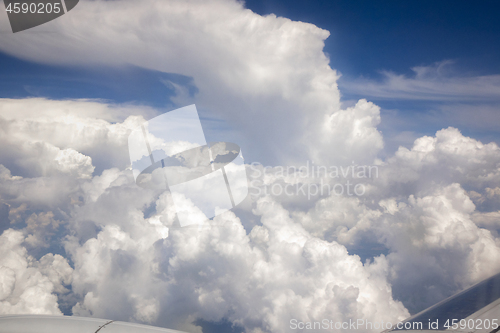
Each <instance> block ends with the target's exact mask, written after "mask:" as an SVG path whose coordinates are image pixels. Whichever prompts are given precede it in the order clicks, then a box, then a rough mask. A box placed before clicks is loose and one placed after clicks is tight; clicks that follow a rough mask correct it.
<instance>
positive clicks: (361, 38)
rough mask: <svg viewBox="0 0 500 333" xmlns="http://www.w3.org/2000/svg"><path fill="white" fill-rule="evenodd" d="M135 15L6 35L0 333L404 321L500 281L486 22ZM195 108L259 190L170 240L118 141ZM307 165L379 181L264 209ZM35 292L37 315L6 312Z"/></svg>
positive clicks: (106, 4)
mask: <svg viewBox="0 0 500 333" xmlns="http://www.w3.org/2000/svg"><path fill="white" fill-rule="evenodd" d="M144 3H146V1H144V2H142V1H141V2H138V1H135V0H128V1H92V0H88V1H83V0H82V1H80V3H79V5H78V6H77V7H75V9H74V10H72V11H71V13H69V14H68V15H65V16H62V17H61V18H58V19H57V20H54V21H51V22H50V23H47V25H43V26H41V27H40V29H38V30H37V28H33V30H29V31H25V32H20V33H18V34H17V33H16V34H12V33H11V32H10V31H9V32H8V33H7V32H6V31H4V30H2V29H4V27H5V26H6V22H7V21H6V20H7V17H6V15H3V16H2V15H0V50H2V52H5V53H0V125H1V126H0V220H1V221H0V222H1V223H0V227H2V231H4V229H5V232H4V234H0V243H1V242H4V243H5V244H8V246H9V248H8V249H7V247H6V250H2V251H3V252H4V253H2V255H0V267H1V265H10V266H9V269H12V270H14V271H15V274H13V273H12V274H11V273H10V271H7V270H4V272H7V273H3V275H2V274H0V279H2V278H3V277H7V278H8V279H6V280H5V281H6V283H8V285H9V286H11V287H12V288H10V287H9V288H10V289H9V288H6V289H5V290H6V292H5V295H7V296H5V297H7V298H5V297H4V298H2V297H3V296H2V297H0V299H7V301H5V302H3V301H2V302H3V303H2V304H4V305H5V306H6V308H5V309H6V310H2V309H0V312H2V311H3V312H8V311H10V312H11V313H13V312H20V311H24V312H26V313H29V312H30V311H31V312H36V313H42V312H43V313H54V314H58V313H60V311H59V310H60V309H62V310H64V312H65V313H67V314H68V313H72V314H75V315H81V316H96V317H102V318H110V319H117V320H126V321H130V320H131V321H138V322H144V323H150V324H154V325H158V326H165V327H175V328H179V329H182V330H186V331H189V332H199V329H197V328H196V327H195V326H196V325H198V324H199V325H201V326H203V327H204V328H205V330H204V333H207V332H208V333H210V332H223V331H224V330H226V331H233V332H238V331H241V330H243V329H244V330H246V331H248V332H258V331H259V329H261V330H260V331H270V332H288V331H289V330H287V328H288V325H287V323H288V322H289V319H290V318H294V316H296V315H297V314H298V313H299V314H304V318H306V319H308V320H321V319H323V318H330V317H332V319H335V320H337V319H339V320H340V319H342V320H344V319H346V318H351V317H352V316H353V315H352V313H351V312H352V311H351V310H352V309H361V308H363V309H365V310H366V311H365V312H363V314H362V315H363V316H364V318H365V319H369V320H372V321H374V320H380V319H383V320H385V321H387V320H402V319H404V318H406V317H408V315H409V314H410V313H416V312H418V311H420V310H422V309H424V308H426V307H427V306H430V305H432V304H434V303H436V302H438V301H440V300H441V299H443V298H445V297H448V296H450V295H452V294H453V293H455V292H457V291H460V290H462V289H463V288H465V287H467V286H469V285H471V284H472V283H475V282H478V281H480V280H481V279H483V278H487V277H488V276H490V275H492V274H494V273H496V272H497V271H498V270H500V259H499V258H500V241H499V238H498V236H499V233H500V170H499V168H498V166H499V165H500V148H498V146H497V145H495V144H489V145H488V144H482V143H481V142H478V141H476V139H478V140H481V141H482V142H483V143H487V142H490V141H496V142H497V143H500V133H499V131H498V129H497V124H499V123H500V112H499V110H498V103H499V102H500V73H499V71H500V68H499V66H498V64H499V62H498V59H500V57H499V56H500V46H499V45H498V44H499V43H498V40H500V38H499V37H500V36H499V34H500V23H498V20H497V16H498V15H497V14H498V9H497V8H496V7H495V4H494V3H493V2H482V3H481V4H480V5H478V4H474V3H471V2H457V1H453V2H452V1H447V2H438V3H433V2H425V1H412V2H409V1H405V2H403V1H400V2H396V1H392V2H380V3H375V4H373V3H371V2H359V1H343V2H339V1H328V2H326V1H325V2H320V1H316V2H314V1H307V2H306V1H300V2H299V1H248V2H247V3H246V6H247V8H249V9H251V10H252V11H254V12H255V13H252V12H250V11H249V10H245V9H244V8H242V4H241V2H237V1H236V0H212V1H207V0H198V1H196V0H195V1H166V0H150V1H148V2H147V4H148V6H145V5H144ZM271 13H274V14H276V15H277V16H278V17H276V16H271V15H268V14H271ZM0 14H1V13H0ZM261 15H264V17H263V16H261ZM266 15H267V16H266ZM2 20H3V21H2ZM299 21H300V22H299ZM302 22H308V23H310V24H304V23H302ZM7 27H8V26H7ZM318 27H319V28H318ZM320 28H321V29H320ZM322 29H324V30H322ZM326 31H329V32H330V36H329V37H328V38H326V37H327V33H326ZM325 38H326V39H325ZM325 54H326V56H325ZM332 69H333V70H332ZM337 74H339V75H341V77H340V78H338V77H337ZM337 84H338V87H339V88H338V87H337ZM27 97H45V98H27ZM363 99H366V100H368V101H371V102H374V104H372V103H369V102H366V101H364V100H363ZM193 103H196V106H197V108H198V111H199V113H200V115H201V118H202V119H201V120H202V125H203V130H204V131H205V135H206V139H207V141H215V140H220V141H228V142H234V143H237V144H238V145H239V146H240V147H241V151H242V152H243V155H244V156H245V163H246V164H247V165H250V164H251V163H252V162H257V163H261V165H262V169H259V166H258V165H257V166H256V168H255V169H253V168H250V167H249V168H248V170H249V171H252V172H253V173H252V174H250V175H249V177H251V178H252V179H256V180H257V181H260V180H262V182H261V183H262V186H261V187H259V186H260V185H259V182H257V184H255V185H251V189H252V190H260V189H268V191H258V193H255V192H256V191H253V192H254V193H255V196H254V197H251V196H249V197H248V200H247V201H246V202H245V203H243V204H242V205H241V206H239V207H238V209H235V210H234V211H232V213H231V214H226V216H224V217H222V216H221V217H220V218H219V220H220V221H221V222H224V223H226V222H227V223H228V225H229V223H231V225H234V226H235V227H234V228H232V227H231V228H227V229H210V230H209V234H207V233H205V230H201V229H197V231H196V230H194V229H192V230H187V229H182V228H173V227H172V226H174V223H176V222H175V221H176V214H177V211H176V210H175V207H174V205H173V204H172V202H171V201H168V200H170V199H168V196H167V195H165V196H162V195H163V194H164V192H161V193H156V192H155V193H153V192H151V191H149V192H147V193H146V192H144V191H143V189H141V188H140V187H138V186H136V185H137V184H135V183H134V178H133V176H132V173H131V171H130V168H129V166H130V164H129V163H130V156H129V145H128V144H129V142H128V138H129V134H130V132H131V130H133V129H134V128H139V127H140V126H141V125H142V124H144V120H145V119H151V118H153V117H154V116H155V115H157V114H160V113H163V112H164V111H168V110H172V109H176V108H179V107H182V106H185V105H190V104H193ZM449 126H453V127H456V128H457V129H459V130H460V131H461V132H459V130H457V129H454V128H448V127H449ZM436 132H437V133H436ZM424 135H425V136H427V137H424ZM467 136H469V137H467ZM416 139H417V141H416V143H415V146H414V147H413V148H412V145H413V142H414V141H415V140H416ZM167 143H168V144H170V143H172V142H166V143H165V144H167ZM162 144H163V143H162ZM181 144H185V142H180V143H179V142H173V143H172V147H177V145H179V146H180V145H181ZM400 145H403V146H405V147H408V148H409V149H404V148H401V150H400V151H398V152H397V153H394V152H395V151H396V150H397V149H398V147H400ZM165 147H167V148H168V147H170V146H168V145H165ZM167 148H165V149H167ZM169 149H170V148H169ZM380 158H381V159H382V161H381V160H380ZM306 163H307V165H312V164H314V165H317V166H334V167H335V166H340V167H342V166H344V167H345V166H355V165H365V166H366V165H370V166H377V168H378V166H380V176H379V174H378V172H377V176H376V177H374V178H369V179H366V182H365V179H358V180H359V181H360V182H361V181H362V182H363V183H362V184H361V183H360V184H361V185H363V186H364V184H366V189H367V191H366V195H365V193H364V192H363V195H360V196H357V197H353V196H351V195H350V194H345V193H344V195H340V196H337V195H333V194H330V193H328V194H323V193H321V194H318V193H316V194H314V195H312V196H309V194H310V193H308V195H307V196H306V195H305V194H304V195H302V194H300V193H296V194H294V193H292V194H289V193H285V194H283V193H279V194H275V193H272V192H271V193H269V192H270V191H269V188H270V189H272V188H274V187H275V186H282V187H283V186H288V184H295V183H296V182H297V181H300V182H302V180H297V178H296V177H295V178H294V177H285V176H284V175H283V174H281V175H280V172H279V170H280V169H279V167H280V166H292V167H293V166H297V167H298V166H304V165H306ZM264 166H266V167H264ZM273 167H274V168H273ZM262 170H263V172H260V171H262ZM351 170H353V169H351ZM377 170H378V169H377ZM259 177H260V178H259ZM352 178H354V176H353V177H352ZM346 180H349V178H348V177H346V176H345V175H344V179H338V178H337V177H334V176H330V177H329V179H328V180H327V181H328V186H330V185H331V186H337V185H339V184H340V185H342V184H343V182H344V181H346ZM317 181H318V180H317V179H314V177H310V178H307V179H305V180H304V182H303V184H306V183H307V182H309V183H310V184H316V183H315V182H317ZM321 181H323V180H321ZM243 184H244V182H243ZM285 184H286V185H285ZM351 185H352V184H351ZM311 188H314V187H311ZM206 190H207V191H209V190H210V191H211V190H212V189H206ZM322 191H323V190H322ZM200 192H202V191H200ZM207 193H212V192H207ZM159 196H160V197H159ZM233 213H234V214H233ZM219 220H218V221H219ZM177 222H178V221H177ZM175 225H176V224H175ZM169 228H170V229H169ZM219 231H220V232H219ZM166 232H171V233H170V234H168V237H167V236H165V235H166ZM66 236H67V237H66ZM49 244H50V245H51V246H49V247H48V245H49ZM143 244H150V245H151V246H143ZM193 244H199V246H198V247H193ZM219 245H222V246H219ZM200 249H203V250H200ZM49 252H53V253H49ZM19 254H21V255H22V256H24V259H26V260H25V261H26V264H22V262H21V264H22V265H20V264H19V262H20V261H19V260H18V259H16V260H14V259H12V260H11V259H9V258H19ZM54 254H60V255H62V256H60V257H57V256H54ZM29 255H30V256H32V258H31V257H28V256H29ZM47 255H48V257H45V256H47ZM22 256H21V257H22ZM44 258H45V259H44ZM96 258H97V259H96ZM30 260H31V261H30ZM7 261H8V262H7ZM29 262H33V265H39V269H40V272H39V273H37V272H38V271H37V270H33V269H31V268H33V267H30V266H29V265H28V263H29ZM14 264H16V265H17V266H16V265H14ZM23 265H24V266H23ZM11 266H12V268H10V267H11ZM14 266H15V267H14ZM37 267H38V266H37ZM212 267H213V269H212ZM259 267H261V268H262V269H261V271H260V273H258V274H253V272H255V270H256V269H260V268H259ZM28 268H30V270H28ZM35 268H36V267H35ZM37 269H38V268H37ZM52 270H54V271H55V272H58V273H60V276H61V277H64V279H62V278H61V279H59V280H57V281H53V283H52V284H48V283H45V282H44V281H45V280H46V279H47V277H45V275H47V276H48V275H50V276H52V277H54V276H56V275H55V274H52V273H51V272H52ZM117 271H118V272H120V273H119V274H115V272H117ZM47 272H48V273H47ZM106 272H107V273H106ZM35 273H36V274H35ZM49 273H50V274H49ZM292 273H293V274H292ZM23 274H25V275H30V279H24V278H22V279H18V280H17V281H16V279H15V277H16V276H17V277H22V276H24V275H23ZM12 277H14V278H12ZM278 279H279V281H278V283H277V280H278ZM26 281H28V282H29V283H28V282H26ZM1 284H2V280H0V285H1ZM37 284H38V285H40V286H42V287H43V288H40V290H39V295H40V297H39V299H42V300H46V301H47V302H46V303H43V304H35V305H32V304H31V303H30V302H24V303H23V302H21V301H19V299H20V298H19V297H18V295H20V294H22V293H25V292H26V295H28V294H29V290H30V289H29V288H30V286H31V285H37ZM6 285H7V284H6ZM14 290H15V291H16V292H14ZM214 290H215V291H216V292H212V291H214ZM388 291H390V292H388ZM268 295H271V296H268ZM358 295H365V296H363V297H361V298H359V297H358ZM0 296H1V295H0ZM29 299H33V297H32V296H30V297H29V298H28V297H27V296H26V297H25V298H24V299H23V298H21V300H29ZM276 300H277V301H276ZM304 300H305V301H304ZM217 302H219V303H218V304H219V306H213V304H215V303H217ZM305 302H307V303H305ZM0 303H1V302H0ZM303 304H314V305H315V306H314V307H311V308H309V307H308V308H307V309H305V308H304V306H303ZM0 305H1V304H0ZM316 305H317V307H316ZM7 310H8V311H7ZM42 310H43V311H42ZM309 310H310V311H309ZM306 312H307V313H306ZM358 315H361V312H360V313H358ZM193 325H194V326H193ZM231 327H233V328H231Z"/></svg>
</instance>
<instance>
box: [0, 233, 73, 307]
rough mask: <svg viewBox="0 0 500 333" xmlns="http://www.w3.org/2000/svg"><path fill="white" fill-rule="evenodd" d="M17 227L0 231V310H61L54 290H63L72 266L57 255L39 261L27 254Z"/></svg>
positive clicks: (68, 280)
mask: <svg viewBox="0 0 500 333" xmlns="http://www.w3.org/2000/svg"><path fill="white" fill-rule="evenodd" d="M24 240H25V238H24V236H23V233H22V232H20V231H16V230H12V229H8V230H6V231H4V232H3V233H2V234H1V235H0V253H1V254H2V255H1V257H0V312H1V313H3V314H23V313H34V314H61V311H60V310H59V308H58V297H57V295H56V294H55V293H65V292H67V290H66V289H65V287H64V285H68V284H69V283H70V282H71V275H72V269H71V267H70V266H69V265H68V262H67V260H66V259H64V258H63V257H61V256H60V255H53V254H46V255H45V256H44V257H42V258H41V259H40V260H39V261H36V260H35V259H34V258H33V257H31V256H30V255H28V253H27V250H26V248H25V247H24V246H23V245H22V243H23V241H24Z"/></svg>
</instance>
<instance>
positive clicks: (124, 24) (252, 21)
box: [0, 0, 381, 163]
mask: <svg viewBox="0 0 500 333" xmlns="http://www.w3.org/2000/svg"><path fill="white" fill-rule="evenodd" d="M132 18H133V19H132ZM96 22H99V23H98V24H96ZM49 24H51V28H52V29H54V30H55V31H56V32H57V33H56V34H57V36H58V38H52V37H51V36H53V35H51V34H43V33H29V32H28V33H21V34H16V36H15V38H13V37H12V36H11V35H9V34H2V36H0V49H1V50H3V51H4V52H7V53H9V54H12V55H15V56H18V57H22V58H25V59H29V60H32V61H36V62H44V63H51V64H59V65H60V64H68V65H75V64H78V65H89V66H90V65H94V64H101V65H102V64H104V65H123V64H132V65H136V66H139V67H143V68H147V69H153V70H158V71H162V72H171V73H178V74H182V75H186V76H190V77H193V79H194V84H195V85H196V87H197V88H198V89H199V93H198V95H197V96H196V99H195V102H196V103H197V105H198V107H199V108H200V109H201V110H207V112H209V113H208V114H209V115H210V117H220V118H222V119H223V120H224V121H226V122H228V123H229V124H230V125H231V126H232V128H233V129H237V131H238V132H240V133H242V134H243V136H244V139H245V142H244V144H245V146H244V151H245V154H246V155H247V156H251V157H253V159H257V158H258V159H260V160H262V161H263V162H272V163H289V162H296V163H297V162H298V163H301V162H302V161H304V160H306V159H307V158H311V153H310V151H311V149H312V150H313V155H312V157H314V158H316V159H321V160H322V161H325V162H333V161H337V163H340V162H346V161H347V162H348V163H349V162H350V161H351V160H352V159H356V160H359V161H364V160H368V159H369V158H371V157H373V154H375V153H376V152H377V151H378V150H379V149H380V148H381V137H380V136H378V137H375V140H374V141H373V143H372V140H370V139H373V138H374V134H371V135H367V136H352V137H351V136H350V134H347V133H343V132H342V131H338V130H337V129H338V128H342V127H343V125H344V124H343V123H339V122H341V121H345V122H346V124H345V127H346V128H350V127H352V126H353V124H352V122H353V121H354V120H353V119H352V118H351V116H346V115H343V116H336V115H335V114H336V113H337V112H339V111H340V94H339V91H338V89H337V83H336V80H337V79H338V75H337V73H336V72H335V71H334V70H333V69H331V68H330V66H329V65H328V62H329V59H328V58H327V56H326V55H325V54H324V53H323V51H322V49H323V47H324V39H326V38H327V37H328V35H329V33H328V32H327V31H325V30H323V29H320V28H318V27H316V26H314V25H312V24H308V23H303V22H293V21H291V20H289V19H287V18H283V17H276V16H274V15H268V16H264V17H263V16H260V15H257V14H255V13H253V12H251V11H250V10H248V9H244V7H243V5H242V3H239V2H236V1H232V0H213V1H188V2H185V1H169V2H166V1H158V0H156V1H155V0H150V1H146V2H140V3H139V2H137V1H120V2H109V1H80V3H79V5H78V7H77V8H75V10H74V11H72V12H71V15H65V16H63V17H61V18H60V19H58V20H54V21H52V22H51V23H49ZM34 29H35V30H32V31H33V32H35V31H36V29H37V28H34ZM146 31H147V33H145V32H146ZM69 45H71V47H68V46H69ZM35 55H36V56H35ZM179 102H180V103H182V101H179ZM191 102H192V101H191ZM182 104H185V103H182ZM359 107H360V108H361V109H360V110H359V111H358V112H359V113H363V114H364V116H365V117H367V119H366V120H364V121H363V122H358V123H356V124H357V125H356V126H357V127H358V131H361V132H365V131H366V132H367V133H371V132H374V131H376V130H375V126H376V124H377V123H378V119H379V118H378V117H379V116H378V113H379V112H378V109H377V108H374V109H372V110H370V111H367V110H366V108H367V106H366V105H365V106H361V105H359ZM352 112H356V111H355V110H353V111H349V112H347V113H352ZM329 117H331V119H330V126H331V129H330V128H328V127H329V126H325V122H329V120H328V119H329ZM331 131H337V133H336V135H342V134H345V135H347V137H346V138H345V139H346V140H349V141H350V143H349V145H350V146H352V148H354V149H353V150H349V149H346V150H344V151H339V152H337V153H333V152H332V153H330V152H329V151H328V149H327V148H328V147H330V145H331V144H334V143H336V142H330V140H329V138H330V137H329V136H328V135H329V134H331V133H330V132H331ZM375 136H376V135H375ZM339 139H340V138H339ZM357 146H360V147H362V149H361V151H358V150H356V149H355V148H357ZM368 147H369V148H370V149H368ZM367 149H368V150H369V151H370V152H371V153H370V154H368V156H366V154H365V153H366V150H367ZM319 151H322V153H319Z"/></svg>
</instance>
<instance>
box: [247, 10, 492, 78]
mask: <svg viewBox="0 0 500 333" xmlns="http://www.w3.org/2000/svg"><path fill="white" fill-rule="evenodd" d="M245 3H246V7H247V8H250V9H251V10H252V11H254V12H256V13H258V14H261V15H266V14H270V13H274V14H276V15H277V16H284V17H288V18H290V19H292V20H298V21H303V22H309V23H313V24H315V25H317V26H318V27H321V28H324V29H326V30H328V31H330V33H331V35H330V37H328V39H327V40H326V46H325V52H327V53H328V54H329V56H330V60H331V66H332V67H333V68H335V69H338V70H340V72H341V73H342V74H343V75H346V76H350V77H359V76H364V77H376V76H377V75H378V71H380V70H391V71H395V72H398V73H402V74H410V73H411V72H410V68H411V67H414V66H419V65H430V64H432V63H434V62H437V61H442V60H445V59H453V60H456V61H457V62H458V64H459V65H461V67H462V68H463V70H464V72H466V73H468V74H476V75H477V74H498V73H500V61H499V59H500V19H499V17H500V1H477V2H474V1H462V0H456V1H436V0H433V1H428V0H418V1H414V0H410V1H408V0H405V1H400V0H398V1H396V0H388V1H360V0H349V1H345V0H343V1H336V0H323V1H320V0H316V1H314V0H313V1H310V0H247V1H246V2H245Z"/></svg>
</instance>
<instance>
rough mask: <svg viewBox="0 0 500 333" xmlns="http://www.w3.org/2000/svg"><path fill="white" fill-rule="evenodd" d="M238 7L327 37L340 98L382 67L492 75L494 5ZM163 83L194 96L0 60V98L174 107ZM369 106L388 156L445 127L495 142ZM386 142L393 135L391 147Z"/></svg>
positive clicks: (137, 80)
mask: <svg viewBox="0 0 500 333" xmlns="http://www.w3.org/2000/svg"><path fill="white" fill-rule="evenodd" d="M245 6H246V7H247V8H249V9H251V10H252V11H254V12H256V13H258V14H261V15H266V14H270V13H274V14H276V15H277V16H283V17H287V18H290V19H292V20H297V21H303V22H309V23H313V24H315V25H317V26H319V27H321V28H324V29H326V30H328V31H330V33H331V35H330V37H328V39H327V40H326V42H325V52H326V53H327V54H328V55H329V57H330V60H331V63H330V65H331V66H332V68H334V69H336V70H338V71H339V72H340V73H341V74H342V77H341V79H340V80H339V87H340V90H341V94H342V97H343V99H344V100H357V99H359V98H363V97H365V96H364V95H359V94H358V95H352V96H350V95H348V94H346V93H345V91H343V90H342V87H343V82H347V81H348V80H355V79H357V78H360V77H364V78H370V79H375V80H378V79H381V75H380V71H381V70H388V71H393V72H395V73H398V74H404V75H407V76H411V75H413V73H412V71H411V67H414V66H426V65H432V64H433V63H435V62H439V61H443V60H454V61H455V65H454V69H455V70H456V71H458V74H459V75H463V76H473V75H488V74H500V61H499V59H500V19H499V17H500V1H480V2H472V1H427V0H419V1H413V0H412V1H396V0H388V1H377V2H374V1H359V0H343V1H320V0H316V1H315V0H308V1H306V0H247V1H246V2H245ZM169 81H170V82H174V83H176V84H179V85H183V86H188V87H189V91H190V93H191V94H192V95H195V94H196V92H197V89H196V87H195V86H194V85H193V81H192V79H191V78H189V77H185V76H182V75H179V74H172V73H161V72H158V71H153V70H147V69H142V68H138V67H131V66H123V67H98V68H96V67H92V68H89V67H86V68H80V67H58V66H48V65H43V64H36V63H30V62H27V61H24V60H20V59H17V58H14V57H11V56H8V55H5V54H2V53H0V98H6V97H8V98H25V97H47V98H53V99H73V98H97V99H104V100H107V101H110V102H116V103H137V104H145V105H150V106H153V107H157V108H160V109H172V108H176V107H179V106H176V105H173V103H172V102H171V100H170V98H171V97H172V96H173V95H174V93H175V92H174V89H173V87H172V85H170V84H169V83H168V82H169ZM368 99H369V100H371V101H373V102H375V103H376V104H377V105H379V106H381V107H382V124H381V125H380V126H379V129H380V130H382V132H383V134H384V138H385V140H386V143H387V145H386V147H388V148H389V149H388V151H389V153H390V151H393V150H394V149H397V147H398V146H399V145H400V144H404V145H408V144H411V142H412V141H413V139H414V138H415V137H418V136H420V135H424V134H425V135H433V134H434V133H435V132H436V131H437V130H439V129H441V128H443V127H447V126H458V127H459V129H460V130H462V132H463V133H464V134H465V135H470V136H473V137H475V138H478V139H480V140H483V141H484V142H489V141H497V142H498V143H500V132H497V131H494V132H493V133H485V132H483V130H482V129H474V128H468V127H467V126H464V125H463V124H454V123H453V121H451V122H450V119H449V118H448V119H444V118H443V119H441V121H438V122H433V123H429V122H425V121H422V120H420V118H422V117H421V114H422V113H425V112H430V111H432V109H433V106H435V105H436V104H435V103H434V105H433V103H429V102H426V101H411V100H384V99H377V98H375V97H372V98H370V97H369V98H368ZM394 110H397V112H396V113H394ZM202 117H203V115H202ZM452 120H453V119H452ZM399 132H409V133H413V134H410V135H409V136H407V137H406V139H405V140H406V141H405V142H403V141H404V140H403V141H401V140H400V138H396V137H397V134H398V133H399ZM391 137H394V138H396V139H394V140H395V141H394V142H393V143H390V141H391V140H392V139H391Z"/></svg>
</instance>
